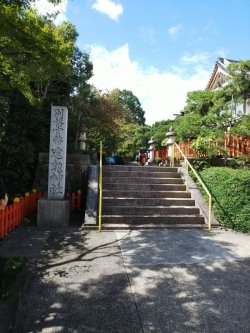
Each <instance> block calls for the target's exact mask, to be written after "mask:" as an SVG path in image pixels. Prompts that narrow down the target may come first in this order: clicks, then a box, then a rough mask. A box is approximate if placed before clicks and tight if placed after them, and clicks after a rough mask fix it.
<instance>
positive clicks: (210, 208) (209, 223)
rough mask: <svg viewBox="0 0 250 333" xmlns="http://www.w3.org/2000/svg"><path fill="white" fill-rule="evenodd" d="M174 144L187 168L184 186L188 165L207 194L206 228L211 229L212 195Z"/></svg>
mask: <svg viewBox="0 0 250 333" xmlns="http://www.w3.org/2000/svg"><path fill="white" fill-rule="evenodd" d="M174 145H175V146H176V147H177V149H178V150H179V152H180V154H181V155H182V157H183V159H184V167H185V168H186V170H187V175H186V186H187V187H188V184H187V176H188V167H190V169H191V170H192V171H193V173H194V174H195V176H196V178H197V179H198V180H199V182H200V184H201V185H202V187H203V188H204V190H205V192H206V193H207V195H208V230H210V229H211V224H212V195H211V193H210V192H209V190H208V189H207V187H206V185H205V184H204V182H203V181H202V179H201V178H200V176H199V175H198V173H197V171H196V170H195V169H194V168H193V166H192V165H191V164H190V162H189V161H188V159H187V157H186V156H185V154H184V153H183V152H182V150H181V148H180V147H179V146H178V144H177V143H176V142H175V143H174ZM173 153H174V149H173Z"/></svg>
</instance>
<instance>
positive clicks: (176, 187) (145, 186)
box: [103, 183, 186, 191]
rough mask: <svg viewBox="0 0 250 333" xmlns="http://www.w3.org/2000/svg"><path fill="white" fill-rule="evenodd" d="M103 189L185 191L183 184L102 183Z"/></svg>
mask: <svg viewBox="0 0 250 333" xmlns="http://www.w3.org/2000/svg"><path fill="white" fill-rule="evenodd" d="M103 189H104V190H139V191H186V185H184V184H128V183H124V184H119V183H118V184H115V183H105V184H103Z"/></svg>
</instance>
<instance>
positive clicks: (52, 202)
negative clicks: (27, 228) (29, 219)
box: [37, 106, 70, 226]
mask: <svg viewBox="0 0 250 333" xmlns="http://www.w3.org/2000/svg"><path fill="white" fill-rule="evenodd" d="M67 126H68V109H67V107H65V106H52V108H51V124H50V152H49V175H48V198H47V199H40V200H39V201H38V211H37V224H38V225H58V226H63V225H68V223H69V214H70V202H69V200H66V199H65V178H66V156H67Z"/></svg>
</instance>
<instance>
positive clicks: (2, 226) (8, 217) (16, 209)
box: [0, 190, 81, 239]
mask: <svg viewBox="0 0 250 333" xmlns="http://www.w3.org/2000/svg"><path fill="white" fill-rule="evenodd" d="M46 196H47V194H46V193H41V192H37V191H36V190H32V192H31V193H28V192H27V193H25V195H24V197H21V198H15V199H14V200H13V203H12V204H11V205H9V206H7V207H6V208H5V209H2V210H0V239H2V238H4V237H5V236H6V235H7V234H9V233H10V232H11V231H12V230H14V229H15V228H16V227H17V226H18V225H19V224H20V223H21V222H22V221H23V219H24V218H25V217H27V216H29V215H30V214H32V213H33V212H35V210H36V208H37V202H38V199H40V198H43V197H46ZM66 197H67V198H68V199H69V200H71V210H72V211H80V209H81V191H80V190H78V191H77V193H74V192H73V193H67V195H66Z"/></svg>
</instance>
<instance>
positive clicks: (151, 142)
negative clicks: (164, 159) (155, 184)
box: [148, 137, 155, 164]
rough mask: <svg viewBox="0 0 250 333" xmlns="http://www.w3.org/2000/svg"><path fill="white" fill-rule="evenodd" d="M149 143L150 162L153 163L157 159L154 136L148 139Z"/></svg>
mask: <svg viewBox="0 0 250 333" xmlns="http://www.w3.org/2000/svg"><path fill="white" fill-rule="evenodd" d="M148 144H149V148H148V150H149V163H150V164H153V163H154V160H155V140H154V138H153V137H151V139H150V140H149V141H148Z"/></svg>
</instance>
